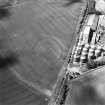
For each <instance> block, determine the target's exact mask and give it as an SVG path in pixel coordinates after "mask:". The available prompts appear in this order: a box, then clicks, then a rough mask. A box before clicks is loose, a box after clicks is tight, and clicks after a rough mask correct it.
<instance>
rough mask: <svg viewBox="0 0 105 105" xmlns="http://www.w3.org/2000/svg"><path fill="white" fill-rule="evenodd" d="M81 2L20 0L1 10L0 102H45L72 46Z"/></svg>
mask: <svg viewBox="0 0 105 105" xmlns="http://www.w3.org/2000/svg"><path fill="white" fill-rule="evenodd" d="M0 3H1V4H2V1H0ZM81 5H82V3H80V2H75V3H72V4H69V0H21V1H17V2H15V4H14V5H13V7H11V6H9V7H7V8H6V11H4V12H0V16H1V17H0V41H1V45H0V48H1V50H0V54H1V58H0V59H1V64H0V67H1V70H0V75H1V77H0V78H1V80H2V79H3V82H2V83H3V84H2V85H3V88H1V92H0V93H2V94H1V97H2V96H3V99H2V101H1V102H2V103H3V105H46V104H47V102H46V101H45V97H46V96H50V95H51V90H52V88H53V86H54V83H55V82H56V80H57V75H58V73H59V71H60V69H61V67H62V65H63V63H64V60H65V58H66V55H67V53H68V50H69V48H70V47H71V43H72V41H73V35H74V32H75V28H76V24H77V21H78V19H79V16H80V13H81ZM9 73H11V74H9ZM2 74H3V75H2ZM12 75H14V76H15V77H16V78H13V77H12ZM11 78H12V79H11ZM14 79H17V80H18V82H19V81H22V82H23V84H24V83H25V84H26V85H28V87H32V88H33V89H32V90H34V91H31V89H29V88H26V87H27V86H23V87H22V84H21V85H19V83H18V82H15V83H14V81H15V80H14ZM9 89H10V90H9ZM15 96H16V97H15ZM28 96H29V97H28ZM27 99H28V101H27ZM36 100H37V101H36ZM43 100H44V101H43ZM39 101H40V102H39Z"/></svg>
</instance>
